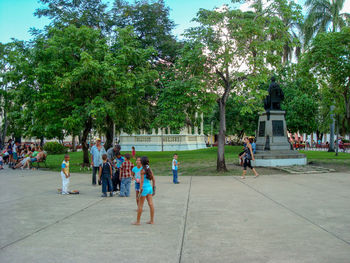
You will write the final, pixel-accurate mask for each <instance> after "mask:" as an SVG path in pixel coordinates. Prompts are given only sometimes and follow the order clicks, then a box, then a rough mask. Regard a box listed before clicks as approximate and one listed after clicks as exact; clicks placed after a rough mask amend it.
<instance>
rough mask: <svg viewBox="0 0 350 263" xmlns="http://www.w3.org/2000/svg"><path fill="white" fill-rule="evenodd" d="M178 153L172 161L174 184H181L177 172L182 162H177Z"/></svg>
mask: <svg viewBox="0 0 350 263" xmlns="http://www.w3.org/2000/svg"><path fill="white" fill-rule="evenodd" d="M177 157H178V155H177V153H175V154H174V159H173V161H172V170H173V183H174V184H179V183H180V182H179V181H178V179H177V171H178V167H179V164H180V162H178V161H177Z"/></svg>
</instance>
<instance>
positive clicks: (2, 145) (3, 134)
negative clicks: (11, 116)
mask: <svg viewBox="0 0 350 263" xmlns="http://www.w3.org/2000/svg"><path fill="white" fill-rule="evenodd" d="M6 105H7V104H6V103H5V107H4V130H3V131H2V134H1V149H2V148H3V147H4V146H5V140H6V135H7V126H8V123H7V112H6Z"/></svg>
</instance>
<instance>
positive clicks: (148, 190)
mask: <svg viewBox="0 0 350 263" xmlns="http://www.w3.org/2000/svg"><path fill="white" fill-rule="evenodd" d="M152 194H153V188H152V187H151V188H144V189H143V190H142V193H141V196H147V195H152Z"/></svg>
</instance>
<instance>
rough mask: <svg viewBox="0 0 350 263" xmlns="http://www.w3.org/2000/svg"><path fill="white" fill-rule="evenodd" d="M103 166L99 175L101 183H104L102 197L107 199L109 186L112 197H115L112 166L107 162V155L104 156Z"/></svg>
mask: <svg viewBox="0 0 350 263" xmlns="http://www.w3.org/2000/svg"><path fill="white" fill-rule="evenodd" d="M102 160H103V163H102V166H100V171H99V175H98V180H99V182H101V181H102V196H101V197H107V186H108V188H109V192H110V194H109V195H110V196H111V197H112V196H113V185H112V175H113V172H112V165H111V164H110V163H109V162H108V160H107V154H103V155H102Z"/></svg>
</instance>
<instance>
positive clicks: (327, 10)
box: [304, 0, 350, 44]
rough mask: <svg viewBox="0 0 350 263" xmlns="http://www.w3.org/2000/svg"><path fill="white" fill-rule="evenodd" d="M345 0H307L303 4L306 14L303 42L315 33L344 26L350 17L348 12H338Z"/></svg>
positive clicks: (307, 40) (307, 41)
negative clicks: (306, 10) (306, 9)
mask: <svg viewBox="0 0 350 263" xmlns="http://www.w3.org/2000/svg"><path fill="white" fill-rule="evenodd" d="M344 3H345V0H307V1H306V2H305V6H306V7H307V8H308V14H307V17H306V19H305V26H304V34H305V44H308V43H309V42H310V40H311V39H312V38H313V37H314V36H315V35H317V34H319V33H323V32H327V31H332V32H336V31H339V30H340V29H341V28H343V27H344V26H346V24H347V22H346V20H348V19H349V18H350V14H348V13H340V12H341V10H342V9H343V6H344Z"/></svg>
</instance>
